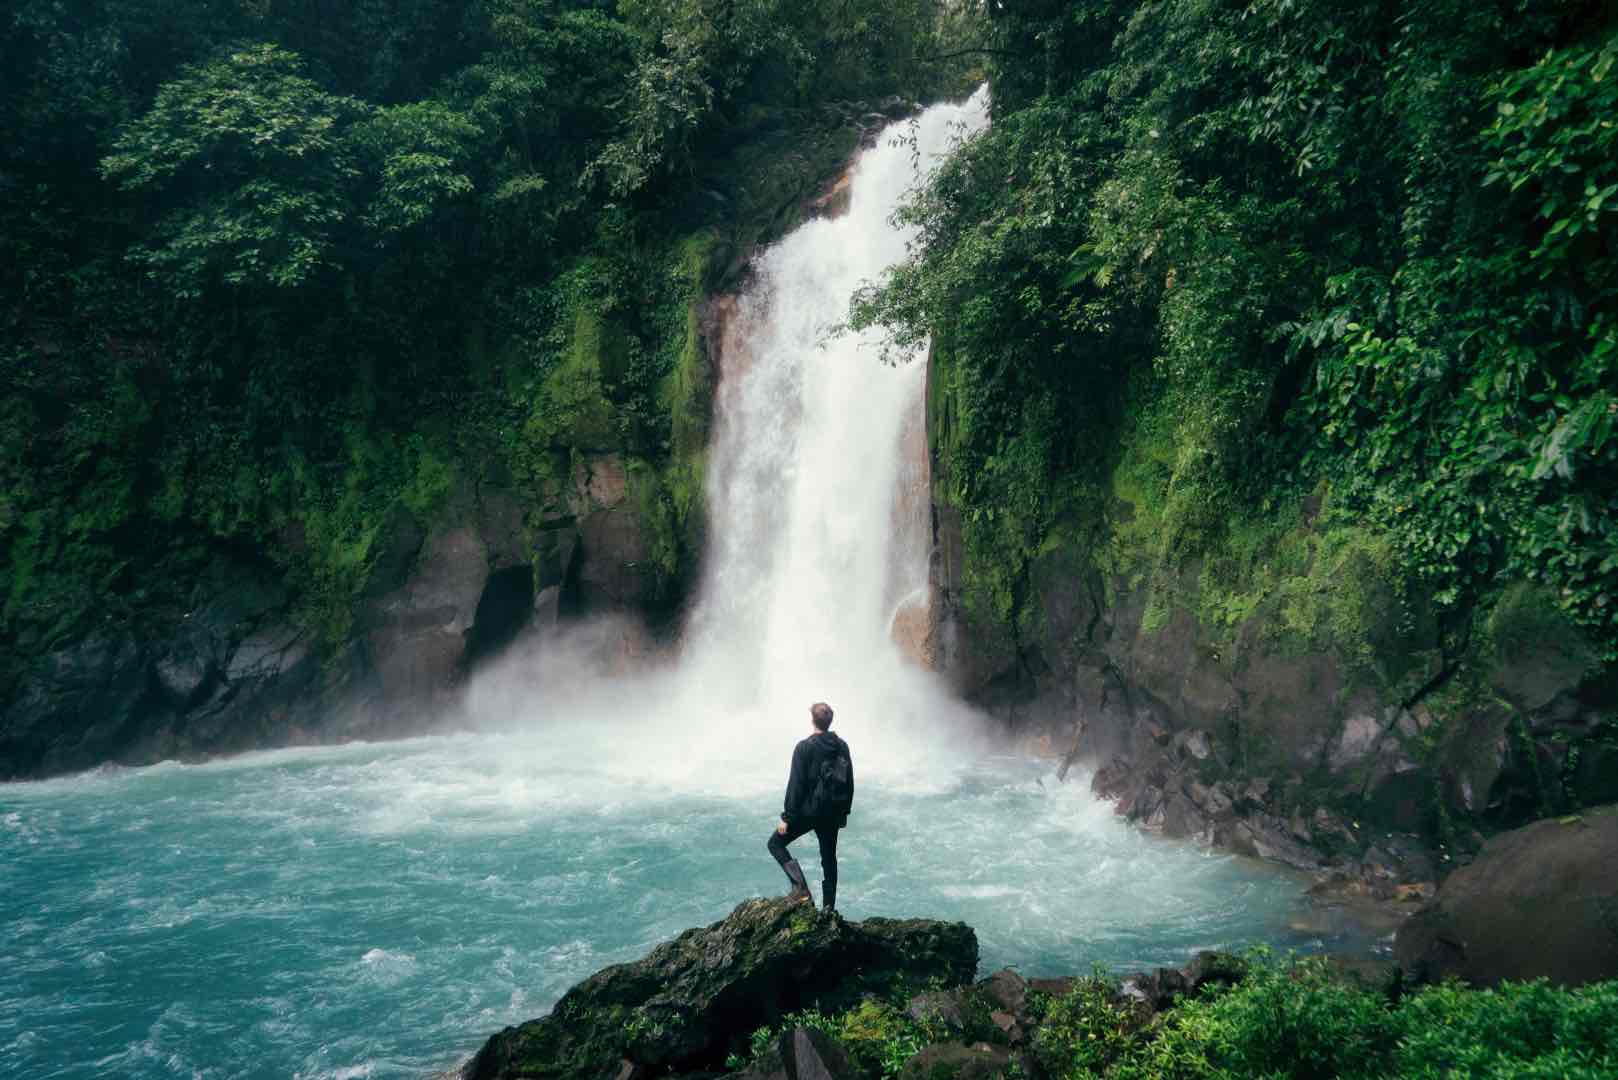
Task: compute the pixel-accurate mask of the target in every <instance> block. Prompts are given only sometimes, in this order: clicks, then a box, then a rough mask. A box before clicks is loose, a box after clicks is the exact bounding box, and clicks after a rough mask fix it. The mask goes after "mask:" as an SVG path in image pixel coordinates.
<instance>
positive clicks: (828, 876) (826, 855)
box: [768, 701, 854, 911]
mask: <svg viewBox="0 0 1618 1080" xmlns="http://www.w3.org/2000/svg"><path fill="white" fill-rule="evenodd" d="M831 718H832V711H831V706H830V705H827V704H826V703H825V702H824V701H817V702H815V703H814V704H813V705H811V706H809V723H810V726H811V727H812V729H813V730H811V731H810V733H809V737H808V738H806V739H802V740H800V741H799V743H798V745H797V747H796V748H794V749H793V751H792V775H791V776H789V777H788V778H787V796H786V801H785V805H784V806H783V807H782V809H781V824H779V825H777V826H776V827H775V832H773V833H771V834H770V842H769V845H768V846H769V849H770V854H771V855H774V856H775V861H776V862H778V863H780V864H781V869H782V870H785V871H786V875H787V880H788V881H790V882H792V891H791V892H789V893H788V894H787V899H789V900H808V901H809V902H810V903H811V904H812V903H814V897H812V896H811V895H810V894H809V883H808V882H807V881H805V880H804V877H803V869H802V868H801V867H800V866H799V865H798V860H797V859H794V858H793V857H792V856H791V855H789V854H788V853H787V845H788V844H790V843H792V841H794V840H796V839H797V838H798V837H800V836H802V835H803V834H804V833H806V832H810V831H813V832H814V834H815V839H816V840H818V841H820V872H821V874H822V875H824V876H823V878H822V880H821V882H820V884H821V906H822V907H824V908H825V909H826V910H827V911H834V910H836V908H837V830H838V829H841V828H842V827H843V826H845V825H847V824H848V811H849V808H850V807H851V806H852V805H853V803H854V764H853V759H852V758H850V757H849V754H848V744H847V743H845V742H844V741H843V740H842V739H840V738H838V737H837V736H836V735H833V734H832V733H831V732H830V731H829V730H827V729H828V728H830V727H831Z"/></svg>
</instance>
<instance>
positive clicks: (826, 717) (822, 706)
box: [809, 701, 831, 731]
mask: <svg viewBox="0 0 1618 1080" xmlns="http://www.w3.org/2000/svg"><path fill="white" fill-rule="evenodd" d="M809 722H810V723H812V724H814V725H815V727H816V728H817V729H819V730H820V731H825V730H826V729H827V728H829V727H831V706H830V705H827V704H826V703H825V702H824V701H817V702H815V703H814V704H813V705H811V706H809Z"/></svg>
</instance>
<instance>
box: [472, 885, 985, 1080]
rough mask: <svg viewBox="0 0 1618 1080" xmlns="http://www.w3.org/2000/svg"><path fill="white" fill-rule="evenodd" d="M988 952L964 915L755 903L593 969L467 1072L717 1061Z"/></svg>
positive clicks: (972, 966)
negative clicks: (844, 914) (815, 1008)
mask: <svg viewBox="0 0 1618 1080" xmlns="http://www.w3.org/2000/svg"><path fill="white" fill-rule="evenodd" d="M977 959H978V946H977V936H976V935H975V934H974V933H973V932H972V929H971V927H969V926H967V925H965V924H964V923H944V922H937V921H933V920H929V919H867V920H865V921H864V922H858V923H851V922H847V921H845V920H844V919H842V918H840V917H839V916H837V915H835V914H832V913H824V912H817V911H816V910H815V909H814V908H813V907H811V906H809V905H807V904H801V903H791V902H788V901H785V900H748V901H746V902H744V903H742V904H741V905H739V906H738V907H737V908H736V909H735V910H734V911H732V912H731V914H730V915H729V916H728V917H726V918H725V919H723V920H721V921H720V922H717V923H714V924H713V925H711V926H708V927H704V928H700V929H692V930H687V931H686V932H685V933H683V934H681V935H680V936H679V937H677V938H675V939H674V940H672V941H667V942H664V943H663V944H661V945H659V946H658V947H657V948H655V949H653V950H652V951H651V952H650V953H648V954H647V955H646V956H645V957H643V958H641V959H640V960H636V961H634V962H632V963H628V964H617V965H614V966H612V967H609V968H605V969H603V970H602V971H599V972H597V973H596V974H594V975H592V976H590V977H589V978H588V979H586V980H584V982H582V983H580V984H579V985H577V986H575V987H574V988H573V989H571V990H569V991H568V992H567V993H566V994H565V995H563V997H562V1000H561V1001H559V1002H557V1004H556V1008H555V1009H554V1010H552V1012H551V1014H550V1015H549V1016H546V1017H543V1018H541V1019H538V1020H531V1021H529V1022H528V1023H525V1024H521V1025H519V1026H516V1027H510V1028H507V1029H506V1030H504V1031H502V1032H500V1033H499V1034H497V1035H495V1036H494V1037H493V1038H491V1039H490V1040H489V1041H488V1043H486V1044H485V1045H484V1047H483V1049H482V1050H480V1051H479V1052H478V1054H477V1056H476V1057H474V1058H473V1059H472V1060H471V1061H470V1062H468V1063H467V1065H466V1067H465V1069H464V1070H463V1072H462V1075H463V1076H464V1077H465V1078H466V1080H497V1078H498V1080H505V1078H515V1077H550V1078H558V1080H560V1078H571V1077H577V1078H579V1080H586V1078H589V1080H595V1078H597V1077H600V1076H604V1075H608V1074H610V1073H613V1072H615V1071H616V1070H618V1069H620V1068H621V1067H622V1063H623V1062H626V1061H627V1062H629V1063H630V1064H631V1066H634V1065H641V1066H646V1067H649V1068H652V1069H656V1070H658V1071H675V1072H693V1071H709V1070H717V1069H718V1068H719V1066H720V1065H721V1064H722V1063H723V1062H724V1060H725V1057H726V1055H727V1054H728V1053H729V1052H731V1051H733V1050H736V1049H739V1048H740V1047H741V1046H742V1044H743V1043H744V1042H745V1040H746V1039H747V1037H748V1035H749V1034H750V1033H751V1032H753V1031H754V1030H756V1029H757V1028H758V1027H760V1026H761V1025H764V1024H769V1023H773V1022H775V1021H776V1020H778V1019H779V1018H780V1017H781V1016H782V1015H784V1014H785V1013H788V1012H791V1011H792V1010H794V1009H798V1008H802V1007H805V1006H807V1005H809V1004H811V1003H815V1004H818V1005H819V1006H820V1007H822V1008H830V1007H835V1006H836V1005H839V1004H846V1003H848V1002H851V1001H853V1000H854V999H855V998H856V997H857V996H858V995H859V994H860V993H862V992H865V991H872V990H887V989H889V988H891V987H892V985H894V984H895V983H896V982H897V981H898V980H900V979H907V980H911V981H916V982H920V981H925V980H928V979H932V978H939V979H942V980H944V981H945V982H946V983H961V982H965V981H967V980H969V979H971V977H972V976H973V974H974V972H975V970H976V968H977ZM811 1049H813V1050H815V1054H816V1055H818V1057H817V1060H818V1061H819V1062H820V1063H821V1065H822V1066H824V1067H825V1071H828V1072H830V1073H831V1075H833V1076H837V1075H840V1074H838V1073H837V1072H836V1071H835V1068H834V1066H836V1065H837V1063H836V1061H835V1060H833V1059H834V1058H835V1054H833V1053H832V1052H831V1051H829V1050H827V1049H826V1048H824V1047H819V1048H815V1047H811ZM794 1053H796V1051H795V1050H794ZM806 1053H807V1051H806ZM794 1060H796V1059H794ZM804 1060H805V1061H807V1058H804ZM819 1067H820V1066H816V1068H819ZM806 1069H808V1072H807V1075H816V1076H818V1075H819V1074H818V1073H816V1072H815V1070H814V1069H812V1068H808V1067H807V1066H806Z"/></svg>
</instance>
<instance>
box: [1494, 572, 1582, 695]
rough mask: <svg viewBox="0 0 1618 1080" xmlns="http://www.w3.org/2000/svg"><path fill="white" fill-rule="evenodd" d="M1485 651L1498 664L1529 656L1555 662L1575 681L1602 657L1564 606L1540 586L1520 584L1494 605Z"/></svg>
mask: <svg viewBox="0 0 1618 1080" xmlns="http://www.w3.org/2000/svg"><path fill="white" fill-rule="evenodd" d="M1482 644H1483V649H1484V650H1485V651H1486V652H1487V654H1488V655H1489V658H1490V660H1491V661H1492V662H1493V663H1494V664H1497V665H1503V664H1510V663H1513V662H1516V661H1517V660H1519V659H1520V658H1521V657H1523V656H1526V655H1534V656H1537V657H1539V658H1541V660H1543V661H1548V662H1552V663H1555V664H1556V665H1557V666H1559V667H1561V668H1562V669H1563V670H1565V671H1566V672H1567V673H1568V675H1569V676H1570V677H1573V678H1576V677H1577V676H1578V675H1580V674H1583V673H1584V672H1585V671H1587V670H1591V669H1593V668H1594V667H1595V665H1596V664H1597V662H1598V660H1599V657H1598V656H1597V655H1596V651H1595V650H1594V649H1593V648H1591V646H1590V643H1589V642H1588V641H1587V640H1586V638H1585V637H1584V634H1583V633H1582V632H1581V631H1580V630H1579V628H1578V626H1577V625H1576V624H1575V623H1574V621H1573V620H1572V618H1570V617H1569V616H1568V614H1567V612H1566V611H1565V610H1563V608H1562V606H1561V605H1560V604H1559V603H1557V599H1556V594H1555V593H1553V592H1552V591H1551V590H1550V589H1547V588H1545V587H1544V586H1541V585H1530V584H1527V583H1518V584H1515V585H1513V586H1511V587H1510V588H1508V589H1507V590H1506V591H1505V592H1504V593H1502V594H1501V596H1500V599H1499V600H1498V601H1496V602H1495V605H1494V607H1493V608H1492V609H1491V610H1490V611H1489V614H1488V616H1487V617H1486V618H1485V620H1484V623H1483V643H1482Z"/></svg>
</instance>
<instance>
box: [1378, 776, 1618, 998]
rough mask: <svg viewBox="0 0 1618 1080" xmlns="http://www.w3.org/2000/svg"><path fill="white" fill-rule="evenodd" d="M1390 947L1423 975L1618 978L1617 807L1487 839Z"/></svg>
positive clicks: (1578, 980)
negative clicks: (1466, 864)
mask: <svg viewBox="0 0 1618 1080" xmlns="http://www.w3.org/2000/svg"><path fill="white" fill-rule="evenodd" d="M1394 952H1395V955H1396V957H1397V959H1398V961H1399V965H1400V967H1402V968H1404V969H1405V970H1406V971H1407V972H1409V973H1410V974H1411V975H1412V976H1414V977H1415V978H1417V979H1418V980H1423V981H1434V982H1436V981H1438V980H1441V979H1445V978H1449V977H1451V976H1453V977H1456V978H1460V979H1464V980H1465V981H1467V982H1469V983H1473V984H1475V985H1479V986H1492V985H1494V984H1495V983H1498V982H1500V981H1501V980H1503V979H1533V978H1538V977H1540V976H1544V977H1546V978H1549V979H1551V980H1552V981H1554V982H1557V983H1563V984H1567V985H1570V986H1576V985H1579V984H1582V983H1587V982H1595V981H1597V980H1601V979H1618V805H1612V806H1604V807H1601V808H1599V809H1596V810H1589V811H1586V812H1584V813H1582V814H1576V815H1570V816H1568V817H1565V818H1560V819H1551V820H1546V821H1536V822H1535V823H1533V824H1532V825H1526V826H1524V827H1522V828H1520V829H1514V830H1512V831H1510V832H1506V833H1502V834H1500V835H1499V836H1496V837H1494V838H1492V839H1491V840H1489V841H1488V843H1486V844H1485V845H1484V846H1483V850H1482V851H1481V852H1480V853H1479V854H1478V857H1477V859H1476V860H1475V861H1474V862H1472V863H1471V865H1469V866H1466V867H1463V868H1462V869H1460V870H1457V871H1455V873H1453V874H1451V875H1450V876H1449V877H1448V878H1447V879H1445V881H1444V884H1443V887H1442V888H1440V889H1439V891H1438V895H1437V897H1435V898H1434V900H1433V902H1432V903H1431V904H1429V905H1428V906H1427V907H1425V908H1423V909H1422V910H1421V911H1419V912H1417V913H1416V914H1415V915H1414V916H1413V917H1411V918H1410V919H1409V920H1408V921H1407V922H1406V923H1405V924H1404V925H1403V926H1401V927H1400V928H1399V932H1398V936H1397V938H1396V939H1395V947H1394Z"/></svg>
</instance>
